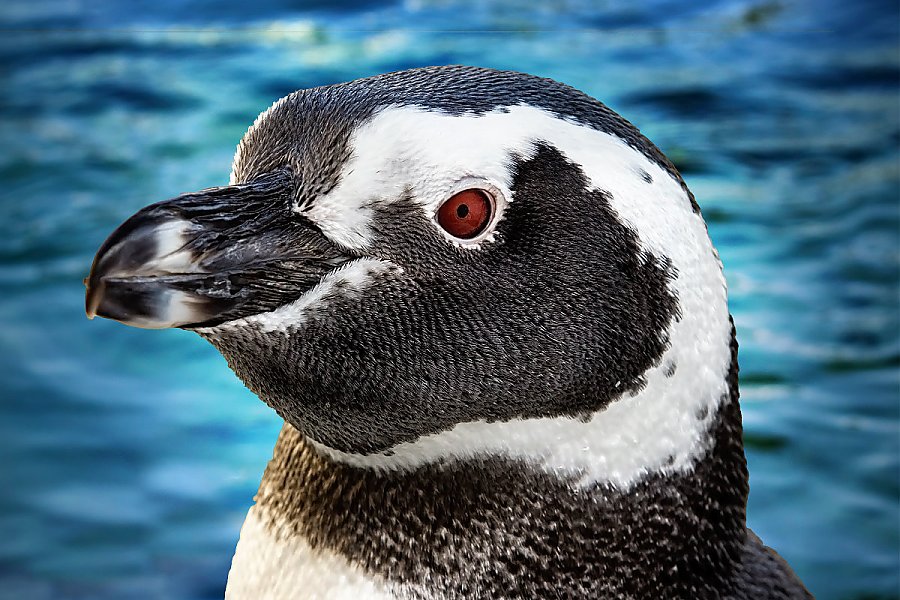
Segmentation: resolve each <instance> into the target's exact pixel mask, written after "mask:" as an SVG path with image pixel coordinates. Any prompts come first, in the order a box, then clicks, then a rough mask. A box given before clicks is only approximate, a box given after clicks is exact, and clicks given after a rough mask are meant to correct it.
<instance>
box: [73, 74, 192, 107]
mask: <svg viewBox="0 0 900 600" xmlns="http://www.w3.org/2000/svg"><path fill="white" fill-rule="evenodd" d="M98 98H103V102H98V101H97V99H98ZM110 105H112V106H120V107H123V108H126V109H128V110H136V111H154V112H171V111H178V110H187V109H192V108H197V107H199V106H200V100H199V99H197V98H195V97H193V96H188V95H187V94H180V93H177V92H173V91H171V90H165V89H159V88H155V87H150V86H144V85H141V84H139V83H137V82H135V81H127V82H126V81H106V82H99V83H94V84H91V85H89V86H88V87H87V89H86V90H85V93H84V94H82V95H81V97H79V98H78V99H77V100H75V101H74V102H72V103H71V104H69V105H68V107H67V109H68V110H67V112H69V113H71V114H75V115H82V116H89V115H96V114H99V113H102V112H104V111H106V110H109V108H110Z"/></svg>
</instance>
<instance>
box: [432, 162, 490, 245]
mask: <svg viewBox="0 0 900 600" xmlns="http://www.w3.org/2000/svg"><path fill="white" fill-rule="evenodd" d="M468 192H471V193H472V194H473V195H472V196H471V197H468V198H466V197H465V196H463V194H466V193H468ZM474 194H479V195H480V196H481V197H482V198H484V201H485V202H484V204H483V205H482V206H479V204H478V197H477V196H475V195H474ZM460 200H462V202H460ZM465 200H469V201H468V202H466V201H465ZM451 202H453V203H460V204H462V205H464V206H456V207H454V211H448V210H447V207H448V206H453V205H452V204H450V203H451ZM473 202H474V204H473ZM506 206H507V201H506V196H505V195H504V194H503V193H502V192H501V191H500V188H499V187H497V186H496V185H494V184H492V183H489V182H487V181H485V180H484V179H480V178H477V177H466V178H464V179H461V180H459V181H457V182H456V183H455V184H454V185H453V187H452V188H451V189H450V191H449V193H447V194H445V195H444V197H442V198H441V200H440V202H438V203H437V204H436V207H435V209H434V211H433V213H432V215H431V220H432V222H433V223H434V225H435V227H437V229H438V231H440V232H441V234H442V235H443V236H444V237H445V238H447V239H448V240H449V241H451V242H453V244H455V245H457V246H460V247H463V248H478V247H479V246H480V244H481V242H485V241H487V242H490V241H493V239H494V230H495V229H496V227H497V223H498V222H499V221H500V219H501V218H502V216H503V212H504V211H505V209H506ZM442 209H443V213H442ZM479 210H483V212H484V213H486V214H485V215H484V216H485V217H486V218H485V219H484V222H483V223H481V222H480V220H479V219H478V218H477V217H478V216H479V215H478V211H479ZM457 211H458V212H457ZM472 229H474V230H475V231H474V233H472V234H471V235H468V233H469V231H468V230H472Z"/></svg>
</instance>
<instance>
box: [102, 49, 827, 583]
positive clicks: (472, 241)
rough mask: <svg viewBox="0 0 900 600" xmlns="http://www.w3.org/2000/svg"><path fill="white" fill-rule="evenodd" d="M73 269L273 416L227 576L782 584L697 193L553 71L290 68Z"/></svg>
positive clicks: (105, 301)
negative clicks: (323, 72) (315, 81)
mask: <svg viewBox="0 0 900 600" xmlns="http://www.w3.org/2000/svg"><path fill="white" fill-rule="evenodd" d="M85 282H86V286H87V293H86V309H87V314H88V316H89V317H93V316H95V315H98V316H101V317H106V318H109V319H114V320H117V321H121V322H122V323H125V324H128V325H132V326H137V327H143V328H173V327H174V328H182V329H186V330H190V331H194V332H196V333H197V334H199V335H200V336H201V337H203V338H204V339H206V340H208V341H209V342H210V343H212V344H213V345H214V346H215V347H216V348H217V349H218V350H219V351H220V352H221V354H222V355H223V356H224V357H225V359H226V360H227V362H228V365H229V366H230V368H231V369H232V370H233V371H234V372H235V373H236V374H237V376H238V377H239V378H240V379H241V380H242V381H243V383H244V384H245V385H246V386H247V387H248V388H249V389H250V390H252V391H253V392H254V393H255V394H256V395H257V396H258V397H259V398H260V399H261V400H263V401H264V402H266V403H267V404H268V405H269V406H270V407H272V408H273V409H274V410H275V411H276V412H277V413H278V415H280V416H281V417H282V418H283V419H284V425H283V428H282V430H281V433H280V435H279V437H278V440H277V443H276V444H275V449H274V453H273V457H272V460H271V462H270V463H269V465H268V467H267V468H266V470H265V473H264V475H263V477H262V481H261V484H260V487H259V491H258V493H257V495H256V497H255V500H256V502H255V504H254V505H253V506H252V508H250V510H249V513H248V515H247V518H246V521H245V522H244V524H243V527H242V529H241V533H240V539H239V541H238V543H237V549H236V552H235V555H234V558H233V562H232V567H231V570H230V572H229V576H228V581H227V588H226V593H225V596H226V598H229V599H243V598H254V599H260V598H270V599H286V598H315V599H319V598H329V599H330V598H352V599H354V600H358V599H360V598H377V599H388V598H408V599H437V598H442V599H443V598H448V599H455V598H557V597H565V598H733V599H760V598H771V599H787V598H810V597H811V595H810V594H809V592H808V591H807V590H806V588H805V587H804V585H803V584H802V582H801V581H800V580H799V579H798V578H797V576H796V575H795V574H794V573H793V571H792V570H791V568H790V567H789V566H788V565H787V563H786V562H785V561H784V560H782V559H781V558H780V557H779V556H778V555H777V554H776V553H775V551H773V550H772V549H770V548H768V547H766V546H765V545H764V544H763V543H762V542H761V541H760V539H759V538H758V537H756V536H755V535H754V534H753V533H752V532H751V531H750V530H749V529H748V528H747V525H746V503H747V495H748V489H749V488H748V472H747V466H746V460H745V456H744V449H743V443H742V425H741V411H740V406H739V399H738V398H739V393H738V362H737V342H736V339H735V329H734V326H733V322H732V319H731V316H730V313H729V310H728V300H727V290H726V282H725V279H724V276H723V272H722V264H721V261H720V259H719V256H718V254H717V252H716V249H715V248H714V246H713V244H712V242H711V240H710V237H709V235H708V233H707V227H706V224H705V222H704V220H703V217H702V215H701V213H700V209H699V208H698V205H697V203H696V201H695V199H694V197H693V195H692V193H691V192H690V191H689V189H688V187H687V185H686V184H685V182H684V180H683V179H682V177H681V176H680V175H679V173H678V171H677V170H676V168H675V167H674V166H673V164H672V163H671V162H670V161H669V160H668V159H667V158H666V157H665V156H664V155H663V153H662V152H661V151H660V150H659V149H658V148H657V147H656V146H654V145H653V143H651V142H650V141H649V140H648V139H647V138H646V137H644V136H643V135H642V134H641V133H640V132H639V131H638V130H637V129H636V128H635V127H634V126H633V125H632V124H631V123H629V122H628V121H626V120H625V119H623V118H622V117H621V116H619V115H618V114H616V113H615V112H613V111H612V110H611V109H609V108H608V107H606V106H605V105H604V104H602V103H601V102H599V101H597V100H595V99H594V98H592V97H590V96H588V95H586V94H584V93H582V92H580V91H577V90H575V89H573V88H571V87H569V86H567V85H564V84H561V83H558V82H555V81H552V80H549V79H544V78H539V77H536V76H532V75H526V74H522V73H516V72H508V71H496V70H491V69H485V68H476V67H464V66H448V67H428V68H419V69H412V70H407V71H400V72H396V73H389V74H385V75H380V76H376V77H371V78H366V79H360V80H356V81H352V82H349V83H342V84H338V85H330V86H325V87H318V88H313V89H306V90H301V91H297V92H295V93H292V94H290V95H288V96H286V97H284V98H282V99H281V100H278V101H277V102H276V103H275V104H274V105H272V107H271V108H269V109H268V110H266V111H265V112H263V113H262V114H261V115H260V116H259V117H258V118H257V119H256V121H255V122H254V123H253V125H252V126H251V127H250V128H249V129H248V131H247V133H246V134H245V135H244V137H243V139H242V140H241V142H240V144H239V145H238V147H237V152H236V154H235V157H234V161H233V168H232V172H231V178H230V182H229V184H228V185H227V186H222V187H217V188H212V189H206V190H202V191H199V192H192V193H187V194H183V195H180V196H178V197H176V198H173V199H170V200H166V201H163V202H158V203H156V204H152V205H150V206H148V207H146V208H144V209H141V210H140V211H138V212H137V213H136V214H135V215H134V216H132V217H131V218H129V219H128V220H126V221H125V222H124V223H123V224H122V225H121V226H119V227H118V229H116V230H115V231H114V232H113V233H112V234H111V235H110V237H109V238H108V239H107V240H106V241H105V242H104V243H103V244H102V246H101V247H100V249H99V251H98V252H97V254H96V256H95V258H94V261H93V265H92V267H91V271H90V274H89V276H88V278H87V279H86V280H85Z"/></svg>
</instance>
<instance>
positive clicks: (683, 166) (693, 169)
mask: <svg viewBox="0 0 900 600" xmlns="http://www.w3.org/2000/svg"><path fill="white" fill-rule="evenodd" d="M665 152H666V155H667V156H668V157H669V160H671V161H672V164H674V165H675V168H676V169H678V172H679V173H681V174H682V175H684V176H690V175H707V174H710V173H712V172H714V171H715V169H716V167H715V165H714V163H713V162H712V161H710V160H707V159H705V158H704V154H705V153H702V152H698V151H693V150H688V149H686V148H668V149H666V150H665ZM701 205H702V202H701Z"/></svg>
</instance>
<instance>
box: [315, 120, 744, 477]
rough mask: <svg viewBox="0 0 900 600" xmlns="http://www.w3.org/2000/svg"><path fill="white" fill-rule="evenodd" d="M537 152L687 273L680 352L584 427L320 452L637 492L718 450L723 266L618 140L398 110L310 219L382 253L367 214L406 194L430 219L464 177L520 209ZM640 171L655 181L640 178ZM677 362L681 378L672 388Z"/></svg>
mask: <svg viewBox="0 0 900 600" xmlns="http://www.w3.org/2000/svg"><path fill="white" fill-rule="evenodd" d="M537 141H545V142H547V143H549V144H552V145H553V146H554V147H555V148H557V149H558V150H559V151H561V152H562V153H563V154H564V155H565V156H566V157H567V158H568V159H569V160H570V161H572V162H574V163H576V164H578V165H580V166H581V168H582V169H583V170H584V173H585V174H586V176H587V177H588V179H589V180H590V184H591V185H592V186H593V187H595V188H598V189H602V190H605V191H606V192H608V193H610V194H611V200H610V203H611V206H612V208H613V210H614V211H615V213H616V214H617V215H618V217H619V219H620V220H621V221H622V222H623V223H624V224H626V225H627V226H628V227H630V228H631V229H633V230H634V231H635V232H636V234H637V236H638V239H639V242H640V244H641V246H642V247H643V249H645V250H647V251H650V252H652V253H653V254H654V255H655V256H657V257H659V258H661V259H663V258H666V257H667V258H669V259H670V260H671V262H672V266H673V267H674V268H675V269H676V271H677V277H676V278H675V279H674V280H673V281H672V282H671V284H670V289H671V291H672V292H673V293H674V294H675V295H676V297H677V299H678V303H679V308H680V310H681V318H680V319H677V320H675V321H674V322H673V323H671V325H670V327H669V330H668V331H667V334H668V340H669V344H670V347H669V349H668V350H667V351H666V352H665V354H664V356H663V358H662V360H661V361H660V363H659V364H658V365H657V366H655V367H653V368H651V369H649V370H648V371H647V372H646V373H645V374H644V378H645V380H646V385H645V386H644V387H643V388H642V389H641V390H640V391H639V392H638V393H637V394H636V395H634V396H632V397H622V398H620V399H618V400H616V401H614V402H612V403H611V404H610V405H609V406H608V407H607V408H606V409H604V410H602V411H600V412H598V413H597V414H595V415H593V418H592V419H591V420H590V421H589V422H586V423H585V422H581V421H579V420H576V419H568V418H552V419H520V420H513V421H509V422H504V423H485V422H474V423H462V424H459V425H457V426H455V427H453V428H452V429H450V430H448V431H444V432H441V433H438V434H434V435H428V436H424V437H422V438H420V439H418V440H416V441H415V442H411V443H404V444H400V445H398V446H396V447H394V448H392V449H391V452H390V454H387V453H386V454H377V455H368V456H363V455H354V454H347V453H341V452H337V451H334V450H331V449H328V448H323V447H321V446H319V448H320V450H322V451H323V452H325V453H326V454H328V455H330V456H331V457H333V458H335V459H337V460H341V461H345V462H348V463H351V464H354V465H358V466H366V467H372V468H379V469H398V468H400V469H408V468H415V467H416V466H419V465H423V464H427V463H431V462H436V461H441V460H445V459H450V460H452V459H466V458H471V457H475V456H479V455H502V456H507V457H510V458H516V459H523V460H527V461H531V462H533V463H535V464H536V465H538V466H540V467H541V468H543V469H545V470H547V471H550V472H564V473H575V474H581V475H582V481H583V482H584V484H585V485H588V484H591V483H594V482H608V483H611V484H613V485H615V486H617V487H620V488H628V487H630V486H631V485H633V484H634V483H636V482H637V481H640V480H641V479H642V478H643V477H644V476H645V475H646V474H648V473H652V472H676V471H686V470H689V469H691V468H693V465H694V463H695V461H696V459H697V458H698V457H699V456H701V455H702V454H703V453H705V451H706V450H707V449H708V446H709V440H708V439H707V438H708V434H707V430H708V428H709V423H710V421H711V419H712V418H714V416H715V414H716V411H717V409H718V406H719V404H720V401H721V398H723V397H724V396H725V395H726V394H727V392H728V389H727V383H726V376H727V372H728V368H729V366H730V361H731V351H730V341H731V325H730V322H729V318H728V306H727V292H726V286H725V279H724V277H723V275H722V267H721V263H720V261H719V259H718V256H717V255H716V252H715V249H714V248H713V246H712V242H711V241H710V239H709V236H708V234H707V231H706V224H705V223H704V222H703V219H702V218H701V217H700V216H698V215H696V214H694V213H693V211H692V207H691V203H690V200H689V198H688V196H687V194H686V193H685V191H684V190H683V189H682V187H681V185H680V184H679V183H678V182H677V181H676V180H675V179H674V178H673V177H672V176H671V175H670V174H669V173H668V172H666V171H665V170H664V169H663V168H662V167H660V166H659V165H657V164H656V163H654V162H653V161H651V160H648V159H647V158H646V157H645V156H644V155H643V154H641V153H640V152H638V151H636V150H634V149H633V148H631V147H629V146H628V145H627V144H626V143H625V142H623V141H622V140H621V139H619V138H618V137H616V136H613V135H610V134H607V133H603V132H601V131H598V130H596V129H592V128H590V127H587V126H582V125H580V124H578V123H577V122H574V121H572V120H564V119H560V118H558V117H556V116H554V115H552V114H550V113H548V112H546V111H544V110H541V109H538V108H534V107H531V106H513V107H509V108H508V110H507V111H506V112H501V111H494V112H490V113H486V114H482V115H472V114H468V115H462V116H452V115H448V114H443V113H438V112H429V111H426V110H423V109H420V108H415V107H400V108H398V107H391V108H387V109H385V110H383V111H382V112H380V113H379V114H377V115H376V116H375V117H373V118H372V119H371V120H370V121H369V122H367V123H366V124H364V125H362V126H361V127H360V128H358V129H357V131H356V132H355V133H354V134H353V136H352V139H351V145H352V148H353V154H352V158H351V160H350V161H349V162H348V164H346V165H345V166H344V169H343V172H342V175H341V179H340V183H339V184H338V185H337V186H336V187H335V188H334V189H333V190H332V191H331V192H330V193H329V194H328V195H327V196H324V197H320V198H318V199H317V200H316V201H315V202H314V203H313V205H312V207H311V208H310V209H309V212H308V213H307V215H308V216H309V217H310V218H312V219H313V220H314V221H316V222H317V224H318V225H319V226H320V227H321V228H322V230H323V231H324V232H325V233H326V234H327V235H329V236H330V237H332V239H335V240H336V241H338V242H340V243H342V244H344V245H346V246H349V247H352V248H357V249H360V250H365V248H366V247H367V246H368V245H369V244H370V243H371V234H370V230H369V227H368V222H369V218H370V217H369V212H370V206H371V205H372V204H373V203H376V202H391V201H395V200H396V199H398V198H401V197H403V196H404V194H405V192H406V190H411V192H412V196H413V198H414V199H415V200H416V201H417V202H419V203H421V204H422V206H423V210H424V211H425V215H426V217H427V218H432V219H433V215H434V212H435V210H436V209H437V207H438V206H439V205H440V203H441V202H443V201H444V200H445V199H446V198H447V197H448V192H449V190H452V189H453V186H454V184H455V182H458V181H460V180H462V179H464V178H467V177H477V178H482V179H484V180H485V181H486V182H488V183H490V184H491V185H494V186H496V187H497V188H498V189H499V190H501V192H503V194H504V195H505V196H506V198H507V199H508V200H509V202H511V203H514V202H515V196H514V195H513V194H512V192H511V190H510V187H511V184H512V181H511V176H512V175H511V173H510V169H509V164H510V160H511V157H513V156H521V157H523V158H528V157H531V156H533V155H534V152H535V142H537ZM640 169H643V170H644V171H645V172H646V173H649V174H650V176H651V177H652V179H653V181H652V183H647V182H645V181H644V180H643V179H642V177H641V175H640V171H639V170H640ZM673 364H674V365H675V372H674V374H672V375H671V376H666V371H667V369H668V368H669V367H670V366H671V365H673ZM698 415H706V416H705V417H698Z"/></svg>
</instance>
